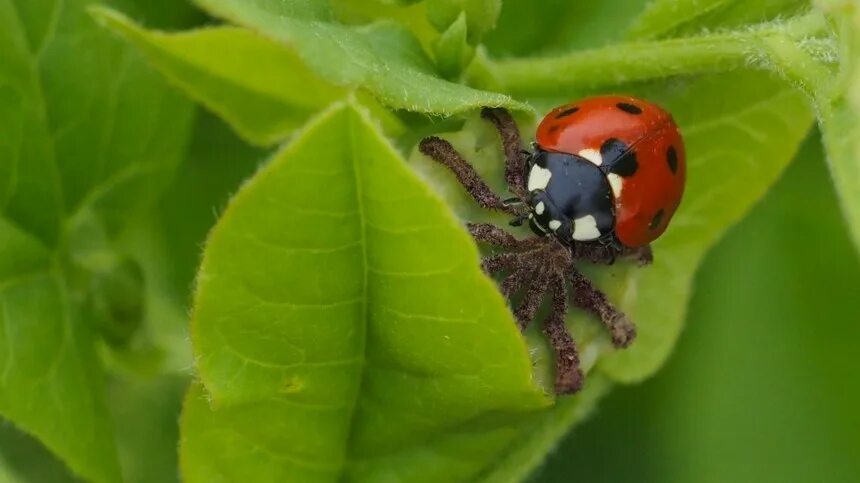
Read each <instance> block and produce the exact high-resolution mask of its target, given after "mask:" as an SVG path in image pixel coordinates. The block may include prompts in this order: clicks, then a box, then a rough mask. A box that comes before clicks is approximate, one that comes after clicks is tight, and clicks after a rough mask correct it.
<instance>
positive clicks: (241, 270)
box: [0, 0, 860, 483]
mask: <svg viewBox="0 0 860 483" xmlns="http://www.w3.org/2000/svg"><path fill="white" fill-rule="evenodd" d="M197 4H199V6H200V7H202V8H203V9H204V10H205V11H206V12H207V13H208V14H211V15H212V16H214V17H215V18H219V19H222V20H224V21H225V22H226V24H225V25H214V26H213V25H208V26H205V27H200V26H199V22H202V21H204V16H203V14H202V13H201V12H199V11H197V10H195V9H194V8H193V7H192V6H191V5H190V4H189V3H187V2H169V1H166V0H160V1H158V2H149V1H145V0H115V1H110V2H98V1H95V0H67V1H65V2H63V1H59V0H27V1H25V0H0V51H2V52H3V57H2V58H0V416H2V417H3V418H5V419H6V420H8V421H9V422H10V423H11V425H12V426H10V427H8V428H6V429H8V432H9V433H10V434H14V435H16V436H15V437H10V438H6V437H3V435H2V434H0V461H3V460H6V461H11V460H14V464H12V465H11V468H9V469H8V470H7V469H5V468H4V469H0V480H2V479H3V478H6V479H13V480H20V481H36V480H40V479H48V480H58V481H59V480H62V479H64V478H65V477H63V476H56V475H58V474H59V473H60V472H59V471H57V470H56V465H55V464H53V465H52V464H51V463H50V458H48V457H46V456H44V455H43V456H38V455H36V454H35V453H33V455H29V456H28V455H24V454H23V453H22V452H20V451H18V452H15V451H13V450H11V449H10V448H11V447H12V446H15V444H16V443H15V442H14V441H17V440H23V441H30V440H28V439H27V438H29V437H34V438H35V439H37V440H38V441H39V442H41V444H43V445H44V446H45V447H46V448H48V449H49V450H50V451H51V452H52V453H53V454H55V455H56V456H57V457H58V458H59V459H61V460H62V461H63V462H64V463H65V464H66V465H67V466H68V468H69V469H70V470H71V473H73V476H72V477H77V478H82V479H84V480H87V481H98V482H103V481H104V482H112V481H120V480H123V481H141V482H143V481H165V480H171V479H174V478H175V477H176V475H178V474H179V470H177V468H176V466H177V464H178V463H177V454H176V452H175V450H174V449H175V447H176V446H177V444H176V441H177V439H178V438H181V445H180V455H179V459H180V463H179V464H180V466H181V468H182V470H181V474H182V477H183V479H184V480H185V481H188V482H190V483H194V482H198V481H205V482H208V481H247V480H253V481H335V480H350V481H391V480H395V481H397V480H407V481H484V482H508V481H510V482H515V481H522V480H523V479H524V478H526V477H527V476H528V475H529V473H530V472H531V471H532V470H533V469H534V468H535V467H536V466H538V465H540V464H541V463H542V462H543V460H544V458H545V456H546V455H547V453H548V452H550V451H551V450H552V448H553V447H554V446H555V445H556V444H557V442H558V441H559V440H560V438H562V437H563V436H564V435H565V434H566V433H567V432H568V431H569V429H570V428H571V427H572V426H574V425H575V424H577V423H579V422H580V421H581V420H582V419H583V418H584V417H585V416H586V415H587V414H589V413H590V412H591V411H592V410H593V408H594V407H595V405H596V404H597V403H598V401H599V400H600V399H601V398H602V397H603V396H604V395H605V394H608V393H609V392H610V391H611V389H612V388H613V385H615V384H619V383H629V382H633V381H640V380H642V379H644V378H647V377H649V376H651V375H653V374H654V373H655V372H656V371H657V370H658V369H659V368H660V367H661V366H662V365H663V364H664V362H665V361H666V359H667V358H668V357H669V355H670V353H671V351H672V348H673V347H674V345H675V341H676V340H677V339H678V337H679V334H680V333H681V329H682V328H683V325H684V324H683V322H684V320H685V315H686V305H687V301H688V299H689V298H690V295H691V293H692V290H693V287H694V275H695V273H696V270H697V268H698V267H699V264H700V263H701V260H702V259H703V258H704V257H705V255H706V254H707V252H708V250H709V249H710V248H711V247H712V246H713V245H714V244H715V243H716V242H717V240H719V239H720V238H721V237H722V235H723V234H724V233H725V232H726V230H728V229H729V228H730V227H731V226H733V225H734V224H736V223H737V222H738V221H739V220H741V218H742V217H743V216H744V215H745V213H746V212H747V211H748V210H750V209H751V207H752V206H753V205H754V204H755V203H756V201H757V200H759V199H760V198H762V197H763V196H764V194H765V193H766V192H767V190H768V188H769V187H770V186H771V185H772V184H773V183H774V182H775V181H776V179H777V178H778V177H779V176H780V174H781V173H782V171H783V169H784V168H785V167H786V166H787V164H788V163H789V161H790V160H791V159H792V158H793V157H794V155H795V152H796V150H797V146H798V145H799V144H800V142H801V140H802V139H803V138H804V137H805V136H807V135H808V133H809V128H810V126H811V125H812V123H813V122H814V120H816V119H817V120H818V124H819V127H820V131H821V137H822V140H823V146H824V150H825V152H826V154H827V159H828V163H829V167H830V170H831V174H832V178H833V181H834V186H835V188H836V192H837V193H838V195H839V198H840V202H841V206H842V209H843V212H844V215H845V216H844V218H845V220H846V221H847V224H848V226H849V229H850V230H851V232H852V234H853V235H854V239H855V242H857V245H858V247H860V168H858V166H860V161H858V160H860V145H858V144H857V143H858V142H860V141H858V139H860V133H858V132H856V131H857V127H856V126H857V125H858V124H860V123H858V116H860V77H858V70H857V59H858V56H860V44H858V39H860V37H858V35H860V34H858V33H857V32H858V29H860V10H858V8H857V7H856V6H855V5H854V3H853V2H849V1H847V0H829V1H828V0H818V1H815V2H812V4H811V5H810V2H805V1H797V0H754V1H741V0H707V1H701V0H695V1H694V0H653V1H650V2H645V1H644V0H609V1H606V2H564V1H560V0H542V1H539V2H538V1H526V0H506V1H500V0H415V1H413V0H356V1H352V0H349V1H348V0H332V1H330V2H329V1H326V2H322V1H316V0H197ZM88 8H89V11H87V9H88ZM100 24H101V25H100ZM187 27H195V28H192V29H190V30H182V31H178V32H177V31H174V32H167V31H164V30H159V29H161V28H170V29H172V30H175V29H177V28H187ZM112 34H118V35H119V36H121V37H122V38H123V40H121V39H119V38H116V37H115V36H113V35H112ZM511 56H516V57H511ZM156 70H157V71H158V72H160V74H157V73H156V72H155V71H156ZM171 86H176V87H178V89H173V87H171ZM594 92H626V93H631V94H635V95H640V96H643V97H645V98H648V99H651V100H654V101H656V102H658V103H660V104H661V105H664V106H665V107H667V108H668V109H669V110H670V111H671V112H672V113H673V115H674V117H675V119H676V120H677V122H678V124H679V125H680V127H681V129H682V131H683V133H684V137H685V142H686V146H687V157H688V162H689V180H688V186H687V191H686V193H685V200H684V203H683V204H682V206H681V209H680V211H679V212H678V214H677V216H676V218H675V219H674V220H673V223H672V226H671V227H670V229H669V231H668V232H667V233H666V234H665V235H664V236H663V237H662V238H661V239H660V240H658V242H657V243H655V246H654V249H655V253H656V260H655V263H654V264H653V265H652V266H650V267H647V268H638V267H633V266H631V265H628V264H623V263H619V264H617V265H614V266H612V267H593V268H591V267H590V268H589V272H590V274H591V275H592V276H593V278H594V279H595V280H596V282H597V283H598V285H600V286H601V287H602V288H604V289H605V290H606V291H607V292H608V294H609V295H610V296H611V298H612V299H613V300H614V301H616V302H617V303H618V304H619V305H620V306H621V308H622V309H624V310H625V311H626V312H627V313H629V314H630V315H631V316H632V318H633V319H634V320H635V321H636V322H637V324H638V327H639V337H638V339H637V341H636V343H635V344H634V345H633V346H632V347H631V348H629V349H627V350H625V351H615V350H613V349H612V348H611V347H610V344H609V343H608V337H607V335H606V334H605V333H604V332H603V331H602V329H601V328H600V327H599V326H598V324H596V323H595V322H594V321H593V320H590V319H588V318H586V317H583V316H582V314H580V313H576V312H574V313H572V314H571V315H570V317H569V320H568V324H569V327H570V328H571V330H572V331H573V332H574V334H575V336H576V338H577V341H578V343H579V346H580V350H581V354H582V359H583V364H584V367H585V369H586V370H587V371H588V383H587V386H586V388H585V390H584V391H583V392H581V393H580V394H579V395H577V396H576V397H572V398H558V399H554V398H552V397H551V396H549V394H551V387H550V383H548V381H551V380H552V374H551V368H552V367H553V364H552V355H551V354H550V353H549V351H548V348H547V345H546V342H545V341H544V339H543V337H542V335H541V334H540V330H539V328H533V329H531V330H530V331H529V332H527V333H526V334H525V338H523V337H521V335H520V334H519V333H518V332H517V330H516V328H515V325H514V324H513V321H512V317H511V314H510V313H509V311H508V310H507V306H506V304H505V302H504V301H503V300H502V298H501V296H500V295H499V293H498V292H497V290H496V289H495V287H494V285H493V283H492V281H491V280H489V279H487V278H486V277H485V276H484V275H483V274H482V273H481V272H480V269H479V266H478V256H479V254H478V251H477V249H476V247H475V246H474V244H473V243H472V242H471V241H470V240H469V238H468V236H467V235H466V233H465V232H464V230H463V229H462V227H461V226H460V225H461V223H460V222H459V220H458V216H459V217H460V218H462V219H469V220H478V219H491V220H494V221H500V222H504V219H503V218H499V217H498V216H496V217H492V216H490V215H488V214H487V213H482V212H481V211H480V210H478V209H476V208H475V206H474V202H473V201H471V200H470V199H469V198H468V197H467V196H466V195H465V194H464V193H463V191H462V189H461V188H460V187H459V186H458V185H457V183H456V182H455V181H454V180H453V178H452V176H451V174H450V173H448V172H447V171H445V170H444V169H443V168H441V167H439V166H436V165H434V164H432V163H430V162H429V161H428V160H427V159H426V158H425V157H423V156H422V155H420V154H419V153H417V151H416V150H415V144H416V142H417V140H418V139H420V138H421V137H423V136H425V135H428V134H440V133H442V134H441V135H443V136H445V137H447V138H449V139H450V140H451V141H452V142H453V143H454V144H455V145H456V146H457V147H458V149H459V150H460V151H461V152H462V153H463V154H464V155H466V158H467V159H468V160H469V161H470V162H473V164H474V165H475V166H476V168H477V169H478V170H479V171H480V172H481V173H482V174H483V175H484V176H485V177H486V178H487V179H488V180H490V182H491V184H493V185H495V187H496V188H497V189H499V190H500V191H501V190H503V189H504V187H503V186H501V180H502V176H501V168H502V160H501V153H500V150H499V147H498V138H497V134H496V132H495V131H494V130H493V128H492V127H491V126H488V125H487V124H486V123H485V122H483V121H481V120H480V119H478V116H477V110H478V108H480V107H481V106H504V107H507V108H509V109H511V110H514V111H515V114H516V115H517V117H518V119H519V120H520V121H521V126H522V128H523V132H524V133H526V137H527V138H528V137H529V136H528V133H530V132H531V127H532V126H533V124H534V121H535V119H534V117H533V114H534V113H535V112H543V111H545V110H546V109H547V108H549V107H551V106H553V105H554V104H557V103H559V102H562V101H568V100H570V99H573V98H576V97H577V96H581V95H587V94H590V93H594ZM185 95H187V96H188V97H190V98H191V99H193V100H195V101H197V102H198V103H200V104H202V105H203V107H205V108H206V109H208V110H209V111H211V113H213V114H214V115H217V116H218V117H220V118H221V119H222V120H223V121H224V122H225V123H226V124H227V125H229V126H230V128H232V129H233V130H234V131H235V132H236V133H237V134H238V135H239V136H241V137H242V139H243V140H244V142H243V141H240V140H238V139H237V138H235V137H234V136H233V135H232V134H231V133H230V132H229V131H228V128H226V127H225V126H224V125H222V124H221V123H220V122H219V121H215V120H214V118H213V117H210V116H208V115H207V116H204V117H202V118H201V119H200V121H199V123H198V124H197V125H196V128H195V129H194V130H193V131H192V129H191V127H192V121H193V112H194V111H193V107H192V104H191V103H190V102H188V101H187V100H186V99H185V97H184V96H185ZM245 143H248V144H252V145H255V146H264V147H269V148H270V149H271V147H272V146H276V145H277V146H279V147H277V148H276V149H275V150H276V152H275V154H272V153H268V152H266V151H263V150H261V149H259V148H254V147H251V146H249V145H248V144H245ZM189 146H190V148H189ZM266 158H268V159H269V161H267V162H265V163H264V165H263V167H262V168H260V169H259V170H257V171H256V173H254V169H255V167H256V166H255V164H256V163H257V162H260V161H262V160H264V159H266ZM405 159H406V160H408V162H407V161H404V160H405ZM416 174H418V175H420V177H419V176H416ZM233 193H235V195H233ZM231 197H232V198H231ZM227 200H230V201H229V203H228V201H227ZM225 205H226V207H225ZM213 212H214V215H213ZM213 226H214V228H213ZM207 232H208V233H209V235H208V237H207ZM521 233H522V232H521ZM791 234H792V235H795V234H796V233H795V232H792V233H791ZM201 247H203V250H202V252H203V253H202V260H201V259H200V257H201V253H200V252H201ZM198 267H199V268H198ZM195 272H196V273H197V280H196V283H192V277H193V273H195ZM192 302H193V304H192ZM188 305H193V307H190V308H192V309H193V312H192V313H193V316H192V320H191V322H190V339H191V343H192V344H193V357H192V354H191V348H190V347H189V344H188V338H189V336H188V334H189V331H188V325H189V322H188V320H187V319H188V317H187V315H186V309H187V308H189V307H187V306H188ZM813 315H814V314H813ZM811 316H812V315H810V317H811ZM536 325H537V324H536ZM192 361H193V364H194V369H195V372H196V373H195V376H196V379H195V382H194V383H193V384H191V387H190V389H188V391H187V393H186V395H185V400H184V401H185V402H184V412H183V416H182V420H181V428H180V427H177V423H176V421H177V412H178V408H179V405H180V397H179V395H180V393H182V392H183V390H184V389H185V387H186V385H187V384H188V380H187V374H185V372H187V368H188V367H190V366H191V365H192ZM105 368H107V369H108V371H109V372H108V374H109V377H107V378H106V377H105ZM12 427H14V428H18V430H20V431H21V433H24V434H27V435H30V436H24V435H23V434H19V433H18V432H16V431H17V430H13V429H12ZM154 428H158V430H155V429H154ZM180 433H181V435H180ZM16 438H18V439H16ZM31 443H32V442H31ZM25 446H26V445H25ZM25 459H26V460H27V461H30V460H32V463H30V464H29V467H40V468H41V467H44V468H48V469H49V470H45V471H44V472H42V473H39V472H38V471H30V470H29V468H28V465H27V464H25V463H23V461H24V460H25ZM120 466H121V467H120ZM70 478H71V477H70Z"/></svg>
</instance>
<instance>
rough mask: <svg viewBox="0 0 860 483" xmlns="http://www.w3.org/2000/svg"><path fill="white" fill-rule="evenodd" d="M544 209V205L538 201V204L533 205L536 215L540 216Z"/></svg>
mask: <svg viewBox="0 0 860 483" xmlns="http://www.w3.org/2000/svg"><path fill="white" fill-rule="evenodd" d="M545 209H546V205H545V204H543V201H539V202H538V204H536V205H535V213H537V214H538V215H542V214H543V210H545Z"/></svg>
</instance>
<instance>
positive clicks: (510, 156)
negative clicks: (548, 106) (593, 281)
mask: <svg viewBox="0 0 860 483" xmlns="http://www.w3.org/2000/svg"><path fill="white" fill-rule="evenodd" d="M481 117H483V118H484V119H486V120H488V121H490V122H492V123H493V125H494V126H496V130H497V131H499V136H500V137H501V138H502V148H503V149H504V151H505V159H506V163H505V180H506V181H507V182H508V188H509V189H510V190H511V193H513V194H515V195H517V197H518V198H520V199H525V198H526V195H527V190H526V181H525V172H526V162H527V160H528V157H529V156H530V155H531V153H529V152H528V151H523V148H522V138H521V137H520V130H519V128H518V127H517V123H516V122H514V119H513V118H512V117H511V115H510V113H509V112H508V111H507V110H505V109H503V108H501V107H485V108H483V109H481Z"/></svg>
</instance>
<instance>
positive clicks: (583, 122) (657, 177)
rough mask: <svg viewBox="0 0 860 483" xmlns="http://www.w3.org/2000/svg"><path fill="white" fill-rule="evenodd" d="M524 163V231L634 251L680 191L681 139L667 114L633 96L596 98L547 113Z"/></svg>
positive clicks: (662, 225) (660, 224)
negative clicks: (527, 218) (527, 200)
mask: <svg viewBox="0 0 860 483" xmlns="http://www.w3.org/2000/svg"><path fill="white" fill-rule="evenodd" d="M534 147H535V152H534V154H532V155H531V156H530V158H529V163H528V165H527V169H528V173H527V174H526V176H527V188H528V192H529V195H530V205H531V211H532V216H530V223H529V224H530V226H531V228H532V230H533V231H534V232H535V233H537V234H539V235H546V234H549V233H551V234H553V235H554V236H556V237H557V238H558V239H559V240H560V241H562V242H563V243H565V244H570V243H572V242H588V241H595V240H597V241H600V242H601V243H606V244H612V245H614V246H624V247H631V248H635V247H642V246H645V245H647V244H648V243H650V242H652V241H653V240H655V239H657V237H659V236H660V235H661V234H663V232H664V231H666V228H667V227H668V226H669V221H670V220H671V219H672V215H674V214H675V210H677V209H678V205H679V204H680V203H681V197H682V195H683V193H684V181H685V178H686V163H685V153H684V142H683V140H682V139H681V134H680V132H679V131H678V126H677V125H676V124H675V122H674V120H673V119H672V116H671V115H670V114H669V113H668V112H666V111H665V110H663V109H662V108H660V107H659V106H657V105H655V104H652V103H650V102H647V101H643V100H641V99H636V98H633V97H626V96H599V97H592V98H589V99H585V100H582V101H579V102H577V103H575V104H566V105H563V106H560V107H557V108H555V109H553V110H552V111H551V112H550V113H549V114H547V115H546V117H544V118H543V120H542V121H541V123H540V125H539V126H538V128H537V135H536V142H535V146H534Z"/></svg>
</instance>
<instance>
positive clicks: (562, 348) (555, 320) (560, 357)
mask: <svg viewBox="0 0 860 483" xmlns="http://www.w3.org/2000/svg"><path fill="white" fill-rule="evenodd" d="M564 286H565V281H564V276H563V275H561V274H560V273H555V274H554V275H553V280H552V281H551V283H550V292H551V296H552V305H551V309H550V313H549V315H548V316H547V318H546V320H544V327H543V333H544V335H545V336H546V338H547V339H549V343H550V344H551V345H552V348H553V349H554V350H555V392H556V393H557V394H572V393H575V392H577V391H578V390H579V389H580V388H581V387H582V383H583V379H584V377H583V375H582V370H581V369H580V368H579V352H578V351H577V350H576V343H575V342H574V341H573V337H571V336H570V332H568V330H567V327H566V326H565V325H564V316H565V315H566V314H567V295H566V294H565V288H564Z"/></svg>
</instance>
